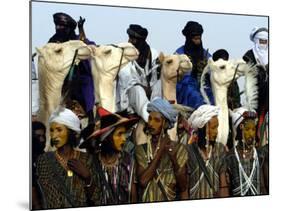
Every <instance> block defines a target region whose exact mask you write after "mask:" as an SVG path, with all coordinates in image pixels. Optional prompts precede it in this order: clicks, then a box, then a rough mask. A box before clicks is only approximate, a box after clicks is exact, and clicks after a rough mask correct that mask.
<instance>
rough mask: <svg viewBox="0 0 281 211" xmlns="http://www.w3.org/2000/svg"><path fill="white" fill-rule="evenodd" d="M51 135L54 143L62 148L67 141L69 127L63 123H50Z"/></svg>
mask: <svg viewBox="0 0 281 211" xmlns="http://www.w3.org/2000/svg"><path fill="white" fill-rule="evenodd" d="M50 136H51V142H52V145H53V146H55V147H56V148H60V147H62V146H64V145H65V144H66V143H67V140H68V129H67V127H66V126H64V125H62V124H59V123H56V122H52V123H51V124H50Z"/></svg>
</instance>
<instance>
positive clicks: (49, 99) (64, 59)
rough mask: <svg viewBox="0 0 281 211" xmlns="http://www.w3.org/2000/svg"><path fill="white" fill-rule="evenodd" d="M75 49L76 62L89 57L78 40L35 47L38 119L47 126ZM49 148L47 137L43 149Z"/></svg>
mask: <svg viewBox="0 0 281 211" xmlns="http://www.w3.org/2000/svg"><path fill="white" fill-rule="evenodd" d="M76 50H78V53H77V56H76V59H75V63H76V64H77V63H79V61H80V60H84V59H88V58H90V55H91V49H90V48H88V47H87V45H86V44H84V43H83V42H82V41H78V40H73V41H68V42H64V43H48V44H46V45H45V46H43V47H41V48H36V51H37V53H38V81H39V98H40V101H39V113H38V120H39V121H41V122H42V123H44V124H45V125H46V126H47V128H48V119H49V116H50V115H51V114H52V112H53V111H54V110H55V109H56V108H57V107H58V105H59V104H60V101H61V89H62V86H63V82H64V79H65V77H66V75H67V74H68V72H69V69H70V66H71V63H72V60H73V58H74V54H75V51H76ZM47 131H48V130H47ZM47 137H48V136H47ZM49 148H50V142H49V140H48V138H47V143H46V148H45V150H49Z"/></svg>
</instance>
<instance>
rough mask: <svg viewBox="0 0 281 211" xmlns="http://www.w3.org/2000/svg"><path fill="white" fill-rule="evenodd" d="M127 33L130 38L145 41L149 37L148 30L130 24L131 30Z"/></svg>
mask: <svg viewBox="0 0 281 211" xmlns="http://www.w3.org/2000/svg"><path fill="white" fill-rule="evenodd" d="M127 33H128V35H129V36H132V37H135V38H138V39H144V40H145V39H146V37H147V35H148V31H147V29H146V28H143V27H142V26H140V25H137V24H130V26H129V28H128V29H127Z"/></svg>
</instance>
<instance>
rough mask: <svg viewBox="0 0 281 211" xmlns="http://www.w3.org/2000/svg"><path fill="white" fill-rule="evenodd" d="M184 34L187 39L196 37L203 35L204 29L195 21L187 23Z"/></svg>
mask: <svg viewBox="0 0 281 211" xmlns="http://www.w3.org/2000/svg"><path fill="white" fill-rule="evenodd" d="M182 34H183V35H184V36H185V37H193V36H196V35H202V34H203V27H202V25H201V24H199V23H198V22H195V21H189V22H187V23H186V25H185V27H184V29H183V30H182Z"/></svg>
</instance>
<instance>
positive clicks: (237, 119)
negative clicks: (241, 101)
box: [230, 107, 247, 132]
mask: <svg viewBox="0 0 281 211" xmlns="http://www.w3.org/2000/svg"><path fill="white" fill-rule="evenodd" d="M245 111H247V109H246V108H244V107H240V108H236V109H234V110H233V111H232V112H231V113H230V116H231V119H232V127H233V129H234V131H235V132H236V129H237V127H238V125H240V123H241V122H242V121H243V120H244V117H243V113H244V112H245Z"/></svg>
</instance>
